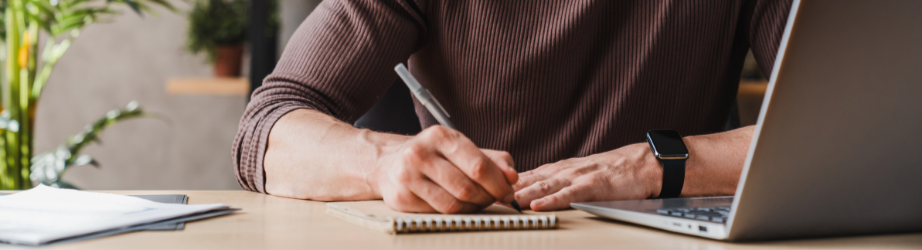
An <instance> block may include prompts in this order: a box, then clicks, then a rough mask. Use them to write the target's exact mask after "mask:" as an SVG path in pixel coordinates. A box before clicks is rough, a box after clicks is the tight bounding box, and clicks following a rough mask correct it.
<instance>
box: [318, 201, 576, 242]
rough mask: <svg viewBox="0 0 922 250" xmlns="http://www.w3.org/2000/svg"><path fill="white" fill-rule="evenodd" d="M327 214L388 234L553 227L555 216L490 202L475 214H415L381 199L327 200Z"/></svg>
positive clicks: (554, 226)
mask: <svg viewBox="0 0 922 250" xmlns="http://www.w3.org/2000/svg"><path fill="white" fill-rule="evenodd" d="M326 213H327V214H330V215H332V216H334V217H337V218H340V219H343V220H346V221H348V222H352V223H355V224H358V225H361V226H364V227H367V228H371V229H374V230H377V231H381V232H385V233H389V234H402V233H426V232H452V231H490V230H543V229H556V228H557V225H558V223H559V222H558V221H557V215H556V214H554V213H537V212H532V211H525V213H524V214H520V213H519V212H516V211H515V210H514V209H512V208H508V207H504V206H500V205H492V206H490V207H488V208H486V209H484V210H483V211H481V212H479V213H475V214H415V213H401V212H397V211H394V210H391V209H390V208H389V207H388V206H387V205H386V204H384V201H380V200H375V201H351V202H330V203H327V211H326Z"/></svg>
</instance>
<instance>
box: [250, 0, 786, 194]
mask: <svg viewBox="0 0 922 250" xmlns="http://www.w3.org/2000/svg"><path fill="white" fill-rule="evenodd" d="M409 1H411V0H396V1H395V0H380V1H372V0H365V1H363V0H327V1H323V3H321V4H320V6H319V7H317V9H316V10H314V12H313V13H312V14H311V15H310V16H309V17H308V18H307V20H305V21H304V23H303V24H302V25H301V27H300V28H299V29H298V31H297V33H295V35H294V36H293V37H292V38H291V40H290V41H289V43H288V47H287V48H285V52H284V54H283V55H282V58H281V61H280V62H279V63H278V66H277V67H276V69H275V71H274V72H273V73H272V74H271V75H269V77H268V78H266V80H265V82H264V84H263V86H262V87H261V88H259V89H257V90H256V91H255V92H254V93H253V96H252V99H251V101H250V103H249V105H248V106H247V110H246V113H245V114H244V115H243V118H242V119H241V121H240V128H239V132H238V134H237V138H236V140H235V141H234V148H233V157H234V164H235V168H236V174H237V179H238V180H239V181H240V185H241V186H243V188H245V189H248V190H253V191H259V192H265V189H264V184H265V176H264V172H263V166H262V164H263V156H264V155H265V151H266V145H267V140H268V136H269V131H270V129H271V128H272V126H273V124H274V123H275V122H276V121H277V120H278V119H279V118H280V117H281V116H283V115H285V114H286V113H288V112H290V111H292V110H295V109H314V110H318V111H321V112H323V113H326V114H328V115H331V116H334V117H336V118H338V119H340V120H343V121H345V122H349V123H352V122H354V121H355V120H356V119H358V118H359V117H360V116H362V115H363V114H364V113H365V112H366V111H367V110H368V109H370V108H371V107H372V106H373V105H374V104H375V103H376V102H377V101H378V99H379V98H380V97H381V96H382V95H383V94H384V93H385V92H386V91H387V89H388V88H389V87H390V85H391V83H393V82H394V80H395V79H396V78H397V75H396V74H395V73H394V71H393V67H394V65H396V64H397V63H399V62H408V65H409V68H410V71H411V72H412V73H413V75H415V76H416V77H417V79H419V80H420V82H421V83H422V84H423V85H424V86H425V87H427V88H428V89H429V90H430V91H431V92H432V94H433V95H434V96H435V97H436V98H437V99H438V100H439V102H441V103H442V105H444V106H445V109H446V110H447V111H448V113H449V114H451V119H452V122H453V123H454V124H455V125H456V126H457V128H458V130H460V131H461V132H463V133H464V134H465V135H467V136H468V137H470V139H471V140H473V141H474V143H476V144H477V145H478V146H480V147H482V148H490V149H499V150H505V151H508V152H509V153H511V154H512V156H513V158H514V160H515V163H516V164H515V166H516V168H517V169H518V170H519V171H526V170H530V169H534V168H536V167H538V166H540V165H542V164H546V163H552V162H555V161H559V160H562V159H567V158H572V157H581V156H587V155H590V154H594V153H599V152H604V151H609V150H613V149H616V148H618V147H621V146H624V145H627V144H630V143H636V142H642V141H643V134H644V133H645V132H646V131H647V130H649V129H676V130H679V131H680V132H681V133H682V134H683V135H695V134H705V133H713V132H718V131H721V129H722V126H723V124H724V123H725V121H726V120H727V117H728V114H729V110H730V107H731V105H732V103H733V101H734V98H735V96H736V91H737V86H738V83H739V76H740V71H741V68H742V62H743V59H744V58H745V55H746V52H747V49H749V48H750V46H751V47H752V50H753V53H754V55H755V58H756V59H757V61H758V62H759V65H760V66H761V68H762V70H763V72H765V73H770V72H771V67H772V65H773V62H774V59H775V53H776V50H777V48H778V43H779V41H780V39H781V34H782V32H783V30H784V24H785V22H786V20H787V15H788V12H789V9H790V0H752V1H750V0H709V1H688V0H675V1H669V0H663V1H654V0H636V1H614V0H573V1H564V0H531V1H501V0H470V1H467V0H446V1H436V0H428V1H427V0H413V1H414V2H409ZM416 113H417V114H418V115H419V116H420V122H421V124H422V126H423V127H424V128H425V127H427V126H430V125H433V124H436V121H435V119H433V118H432V116H431V115H429V114H428V112H427V111H426V110H425V108H424V107H422V106H421V105H419V103H418V102H417V103H416Z"/></svg>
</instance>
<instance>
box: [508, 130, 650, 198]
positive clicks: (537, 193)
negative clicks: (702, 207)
mask: <svg viewBox="0 0 922 250" xmlns="http://www.w3.org/2000/svg"><path fill="white" fill-rule="evenodd" d="M656 164H658V163H657V162H656V159H655V157H653V155H652V154H651V153H650V149H649V147H647V146H646V145H644V144H639V143H638V144H632V145H628V146H625V147H622V148H619V149H616V150H613V151H609V152H604V153H600V154H595V155H590V156H587V157H582V158H573V159H567V160H563V161H559V162H556V163H552V164H547V165H544V166H541V167H539V168H537V169H535V170H532V171H528V172H524V173H522V174H520V176H519V181H518V183H516V184H515V185H514V186H513V187H515V189H516V190H517V191H516V193H515V199H516V200H517V201H518V202H519V204H521V205H523V207H530V208H531V209H532V210H535V211H548V210H559V209H565V208H569V207H570V203H571V202H583V201H603V200H638V199H646V198H649V197H656V196H657V195H658V194H659V190H656V188H655V187H656V186H657V185H658V184H659V183H657V180H656V179H657V178H656V176H657V175H659V176H660V178H659V179H660V181H661V179H662V169H661V168H658V165H656Z"/></svg>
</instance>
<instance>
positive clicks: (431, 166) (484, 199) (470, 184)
mask: <svg viewBox="0 0 922 250" xmlns="http://www.w3.org/2000/svg"><path fill="white" fill-rule="evenodd" d="M424 164H426V166H425V167H421V171H422V173H423V174H425V175H426V176H427V177H429V179H430V180H432V182H434V183H435V184H436V185H438V186H440V187H442V188H443V189H445V190H446V191H448V193H450V194H451V195H452V196H454V197H455V198H456V199H458V200H461V201H463V202H467V203H473V204H477V205H482V206H487V205H490V204H493V202H495V201H496V199H495V198H493V196H491V195H490V193H487V191H486V190H484V189H483V188H482V187H480V185H478V184H477V183H474V181H471V179H468V178H467V175H465V174H464V173H463V172H461V170H460V169H458V168H457V167H455V166H454V165H452V164H451V163H450V162H448V161H446V160H445V159H442V158H439V157H432V158H431V160H430V162H428V163H424Z"/></svg>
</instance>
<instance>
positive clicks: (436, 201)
mask: <svg viewBox="0 0 922 250" xmlns="http://www.w3.org/2000/svg"><path fill="white" fill-rule="evenodd" d="M408 186H409V188H410V191H413V193H414V194H416V196H418V197H419V198H420V199H422V200H423V201H426V203H427V204H429V206H431V207H432V208H433V209H435V211H438V212H439V213H443V214H456V213H464V212H476V211H479V210H480V209H483V207H484V206H477V205H474V204H470V203H466V202H463V201H460V200H458V199H456V198H455V197H454V196H452V195H451V194H450V193H448V191H445V189H443V188H442V187H439V186H438V185H436V184H435V183H432V181H429V180H420V181H416V182H414V183H408Z"/></svg>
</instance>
